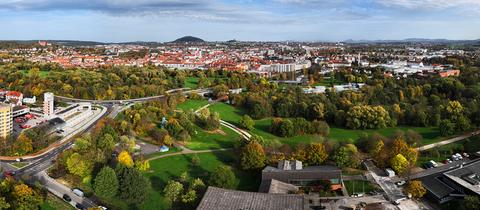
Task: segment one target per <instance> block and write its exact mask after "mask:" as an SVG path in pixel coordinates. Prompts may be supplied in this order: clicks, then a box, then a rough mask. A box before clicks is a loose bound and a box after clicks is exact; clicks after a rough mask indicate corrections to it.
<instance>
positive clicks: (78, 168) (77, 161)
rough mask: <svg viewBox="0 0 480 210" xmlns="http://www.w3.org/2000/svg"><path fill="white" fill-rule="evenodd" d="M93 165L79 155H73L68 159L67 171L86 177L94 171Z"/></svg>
mask: <svg viewBox="0 0 480 210" xmlns="http://www.w3.org/2000/svg"><path fill="white" fill-rule="evenodd" d="M92 167H93V164H92V163H91V162H90V161H89V160H87V159H85V158H84V157H82V155H80V154H79V153H73V154H72V155H70V157H68V158H67V169H68V171H69V172H70V173H71V174H74V175H77V176H80V177H82V178H83V177H86V176H89V175H90V173H91V171H92Z"/></svg>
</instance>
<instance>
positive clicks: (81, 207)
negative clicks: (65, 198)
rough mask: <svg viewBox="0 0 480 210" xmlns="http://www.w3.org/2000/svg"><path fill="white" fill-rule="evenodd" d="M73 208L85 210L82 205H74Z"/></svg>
mask: <svg viewBox="0 0 480 210" xmlns="http://www.w3.org/2000/svg"><path fill="white" fill-rule="evenodd" d="M75 208H77V209H80V210H84V209H85V207H84V206H83V205H82V204H79V203H77V204H75Z"/></svg>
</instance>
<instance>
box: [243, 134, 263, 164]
mask: <svg viewBox="0 0 480 210" xmlns="http://www.w3.org/2000/svg"><path fill="white" fill-rule="evenodd" d="M265 161H266V155H265V151H264V150H263V147H262V145H261V144H259V143H257V142H256V141H250V142H249V143H248V144H246V145H245V146H244V147H243V148H242V152H241V153H240V166H241V167H242V169H244V170H252V169H253V170H254V169H260V168H263V167H264V166H265Z"/></svg>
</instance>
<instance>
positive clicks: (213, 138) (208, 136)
mask: <svg viewBox="0 0 480 210" xmlns="http://www.w3.org/2000/svg"><path fill="white" fill-rule="evenodd" d="M239 139H240V135H238V134H237V133H235V132H234V131H233V130H231V129H228V128H227V127H225V126H221V129H220V130H218V131H215V132H207V131H205V130H203V129H202V128H200V127H198V126H195V133H194V134H193V135H192V139H191V141H189V142H187V145H186V147H187V148H189V149H192V150H207V149H221V148H233V146H234V144H235V142H237V141H238V140H239Z"/></svg>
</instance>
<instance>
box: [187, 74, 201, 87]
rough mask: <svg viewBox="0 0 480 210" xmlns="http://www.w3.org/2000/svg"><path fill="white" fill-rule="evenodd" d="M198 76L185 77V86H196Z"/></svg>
mask: <svg viewBox="0 0 480 210" xmlns="http://www.w3.org/2000/svg"><path fill="white" fill-rule="evenodd" d="M198 80H199V78H198V77H187V78H185V87H187V88H192V89H193V88H196V87H197V85H198Z"/></svg>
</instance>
